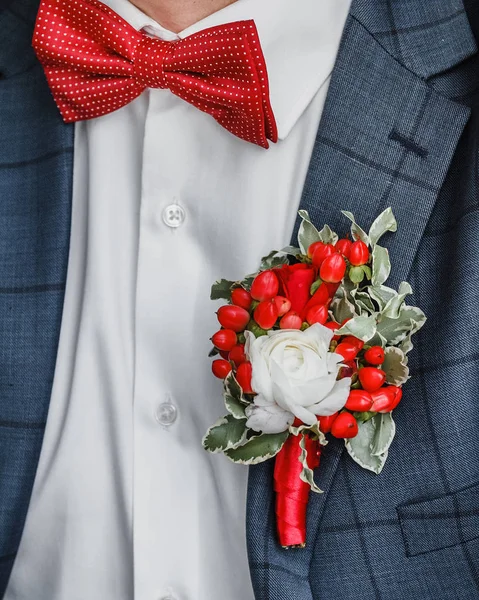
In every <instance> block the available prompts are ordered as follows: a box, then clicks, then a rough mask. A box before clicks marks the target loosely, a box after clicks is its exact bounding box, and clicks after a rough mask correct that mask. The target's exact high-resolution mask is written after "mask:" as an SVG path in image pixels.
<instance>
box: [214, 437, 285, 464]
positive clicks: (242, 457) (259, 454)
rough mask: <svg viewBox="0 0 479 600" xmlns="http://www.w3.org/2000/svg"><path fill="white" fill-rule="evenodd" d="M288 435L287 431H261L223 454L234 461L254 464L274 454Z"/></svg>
mask: <svg viewBox="0 0 479 600" xmlns="http://www.w3.org/2000/svg"><path fill="white" fill-rule="evenodd" d="M288 435H289V432H288V431H283V432H282V433H263V434H262V435H259V436H257V437H254V438H252V439H250V440H248V441H247V442H246V443H244V444H242V445H241V446H238V447H236V448H234V449H231V450H226V451H225V455H226V456H227V457H228V458H229V459H230V460H232V461H233V462H235V463H240V464H242V465H256V464H258V463H261V462H264V461H265V460H268V459H270V458H273V456H276V454H278V452H279V451H280V450H281V448H282V447H283V445H284V443H285V441H286V440H287V438H288Z"/></svg>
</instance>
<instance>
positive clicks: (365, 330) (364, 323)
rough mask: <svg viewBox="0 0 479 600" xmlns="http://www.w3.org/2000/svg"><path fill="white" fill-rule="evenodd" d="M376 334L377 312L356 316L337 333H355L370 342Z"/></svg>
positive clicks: (359, 337) (355, 335)
mask: <svg viewBox="0 0 479 600" xmlns="http://www.w3.org/2000/svg"><path fill="white" fill-rule="evenodd" d="M375 334H376V314H373V315H369V316H366V315H364V316H360V317H354V318H353V319H351V320H350V321H348V322H347V323H345V324H344V325H343V326H342V327H341V328H340V329H338V330H337V335H354V337H357V338H358V339H360V340H362V341H363V342H368V341H369V340H370V339H371V338H372V337H374V335H375Z"/></svg>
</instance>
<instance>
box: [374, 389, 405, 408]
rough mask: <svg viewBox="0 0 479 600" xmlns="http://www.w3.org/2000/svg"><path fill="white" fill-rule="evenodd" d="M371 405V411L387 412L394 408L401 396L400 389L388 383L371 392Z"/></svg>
mask: <svg viewBox="0 0 479 600" xmlns="http://www.w3.org/2000/svg"><path fill="white" fill-rule="evenodd" d="M371 396H372V399H373V405H372V406H371V409H370V410H371V411H372V412H379V413H388V412H391V411H392V410H394V409H395V408H396V406H397V405H398V404H399V402H400V401H401V398H402V389H401V388H400V387H396V386H395V385H388V386H386V387H383V388H381V389H379V390H377V391H376V392H372V394H371Z"/></svg>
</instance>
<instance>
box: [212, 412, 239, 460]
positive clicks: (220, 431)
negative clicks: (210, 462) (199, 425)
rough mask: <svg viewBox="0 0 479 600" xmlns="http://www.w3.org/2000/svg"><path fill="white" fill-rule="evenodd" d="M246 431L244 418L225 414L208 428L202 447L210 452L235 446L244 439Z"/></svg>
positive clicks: (222, 450)
mask: <svg viewBox="0 0 479 600" xmlns="http://www.w3.org/2000/svg"><path fill="white" fill-rule="evenodd" d="M247 431H248V430H247V428H246V419H235V418H234V417H233V415H226V417H222V418H221V419H218V421H216V423H215V424H214V425H212V426H211V427H210V428H209V429H208V431H207V432H206V435H205V437H204V438H203V448H204V449H205V450H208V451H209V452H212V453H216V452H225V451H227V450H229V449H230V448H236V447H237V446H239V445H240V444H241V443H242V442H244V440H245V439H246V433H247Z"/></svg>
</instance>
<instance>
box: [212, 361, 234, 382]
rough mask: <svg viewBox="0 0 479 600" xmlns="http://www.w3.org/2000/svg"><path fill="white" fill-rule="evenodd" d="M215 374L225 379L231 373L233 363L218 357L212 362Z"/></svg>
mask: <svg viewBox="0 0 479 600" xmlns="http://www.w3.org/2000/svg"><path fill="white" fill-rule="evenodd" d="M211 370H212V371H213V375H214V376H215V377H218V379H224V378H225V377H227V376H228V375H229V374H230V373H231V365H230V363H229V362H228V361H227V360H223V359H222V358H218V359H216V360H214V361H213V362H212V363H211Z"/></svg>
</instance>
